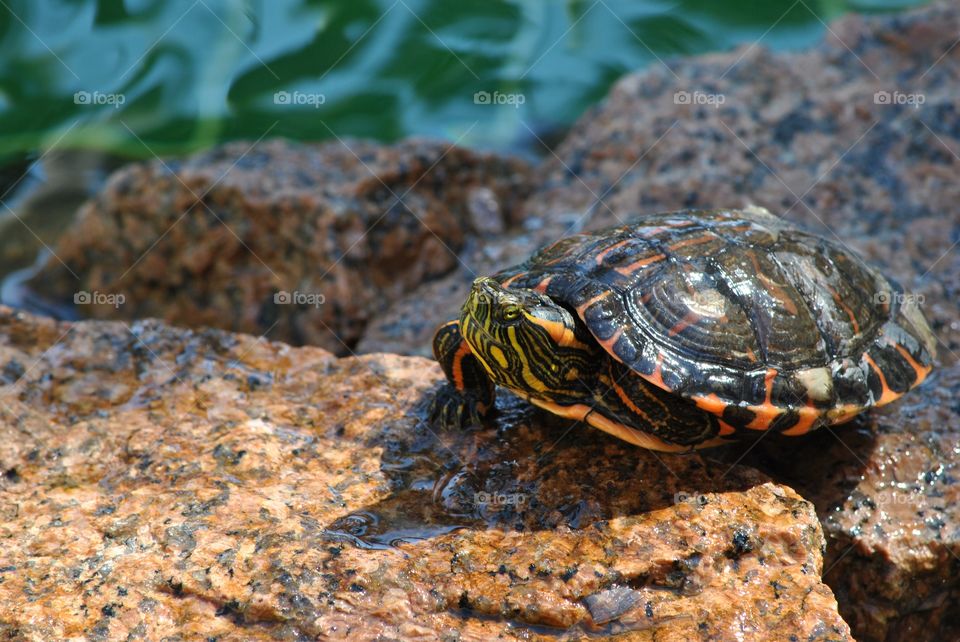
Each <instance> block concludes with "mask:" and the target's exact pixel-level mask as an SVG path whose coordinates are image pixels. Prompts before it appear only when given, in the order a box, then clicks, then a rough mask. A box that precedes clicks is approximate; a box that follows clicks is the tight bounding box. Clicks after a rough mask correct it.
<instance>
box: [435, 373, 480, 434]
mask: <svg viewBox="0 0 960 642" xmlns="http://www.w3.org/2000/svg"><path fill="white" fill-rule="evenodd" d="M429 417H430V421H431V423H434V424H439V425H440V426H443V427H452V428H458V429H460V428H466V427H469V426H479V425H481V424H482V423H483V417H482V416H481V414H480V404H479V402H478V401H477V400H476V399H474V398H473V396H472V395H470V394H464V393H461V392H459V391H458V390H457V389H456V388H454V387H453V386H451V385H449V384H446V385H444V386H443V387H442V388H440V390H438V391H437V394H436V395H435V396H434V398H433V400H432V401H431V403H430V408H429Z"/></svg>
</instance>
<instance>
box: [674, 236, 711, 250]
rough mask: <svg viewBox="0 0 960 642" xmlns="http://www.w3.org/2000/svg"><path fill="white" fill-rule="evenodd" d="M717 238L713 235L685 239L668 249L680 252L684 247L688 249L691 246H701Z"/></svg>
mask: <svg viewBox="0 0 960 642" xmlns="http://www.w3.org/2000/svg"><path fill="white" fill-rule="evenodd" d="M715 238H717V237H716V236H714V235H713V234H702V235H700V236H693V237H690V238H686V239H683V240H682V241H677V242H676V243H674V244H673V245H668V246H667V247H668V248H669V249H671V250H679V249H680V248H682V247H687V246H690V245H700V244H701V243H709V242H710V241H712V240H714V239H715Z"/></svg>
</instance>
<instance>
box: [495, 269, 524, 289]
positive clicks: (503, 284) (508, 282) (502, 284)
mask: <svg viewBox="0 0 960 642" xmlns="http://www.w3.org/2000/svg"><path fill="white" fill-rule="evenodd" d="M521 276H523V272H520V273H518V274H514V275H513V276H511V277H510V278H509V279H507V280H506V281H504V282H503V283H501V284H500V287H504V288H508V287H510V284H511V283H513V282H514V281H516V280H517V279H519V278H520V277H521Z"/></svg>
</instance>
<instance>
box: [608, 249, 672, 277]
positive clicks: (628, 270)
mask: <svg viewBox="0 0 960 642" xmlns="http://www.w3.org/2000/svg"><path fill="white" fill-rule="evenodd" d="M665 258H667V256H666V255H665V254H654V255H653V256H648V257H647V258H645V259H640V260H639V261H634V262H633V263H631V264H630V265H627V266H626V267H618V268H617V269H616V271H617V272H619V273H620V274H622V275H624V276H630V275H631V274H633V273H634V272H636V271H637V270H639V269H640V268H642V267H644V266H647V265H650V264H651V263H656V262H657V261H662V260H663V259H665Z"/></svg>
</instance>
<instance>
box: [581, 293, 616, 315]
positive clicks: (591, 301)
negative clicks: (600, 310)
mask: <svg viewBox="0 0 960 642" xmlns="http://www.w3.org/2000/svg"><path fill="white" fill-rule="evenodd" d="M610 292H611V291H610V290H607V291H606V292H601V293H600V294H598V295H597V296H595V297H593V298H591V299H589V300H588V301H586V302H585V303H583V304H582V305H580V306H578V307H577V314H579V315H580V318H581V319H582V318H583V315H584V314H585V313H586V311H587V308H589V307H590V306H591V305H593V304H594V303H597V302H598V301H602V300H603V299H605V298H606V297H607V296H609V295H610Z"/></svg>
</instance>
